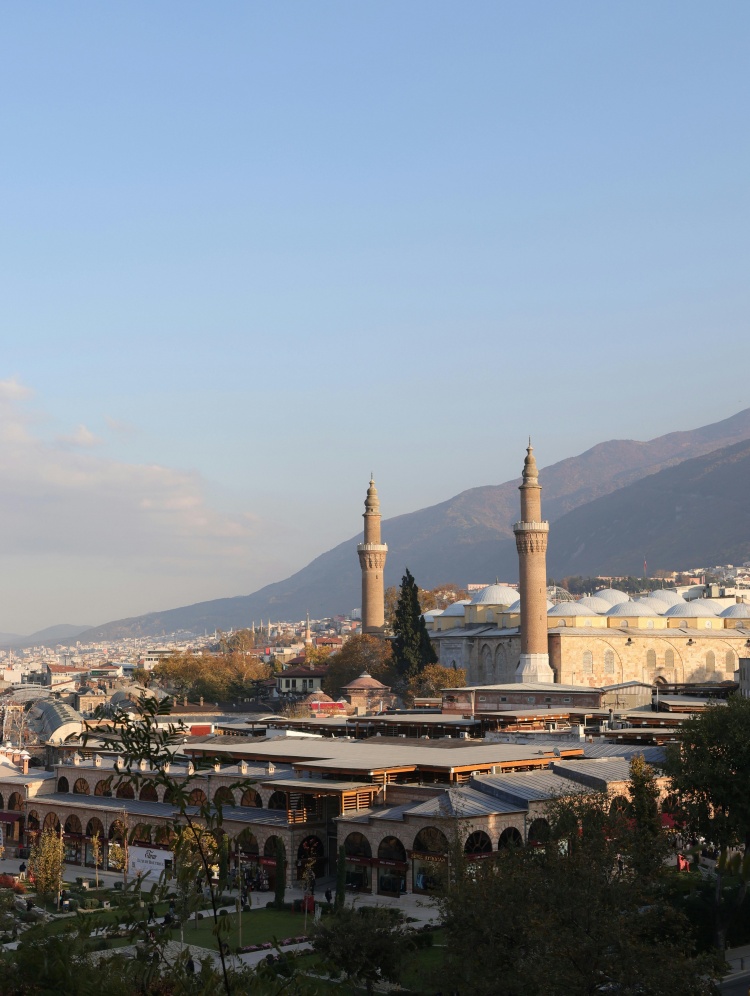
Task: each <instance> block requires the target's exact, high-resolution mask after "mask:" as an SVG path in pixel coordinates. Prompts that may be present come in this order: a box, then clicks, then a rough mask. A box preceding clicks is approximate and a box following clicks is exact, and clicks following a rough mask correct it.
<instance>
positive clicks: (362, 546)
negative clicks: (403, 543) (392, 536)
mask: <svg viewBox="0 0 750 996" xmlns="http://www.w3.org/2000/svg"><path fill="white" fill-rule="evenodd" d="M357 550H358V551H359V552H361V553H387V552H388V544H387V543H357Z"/></svg>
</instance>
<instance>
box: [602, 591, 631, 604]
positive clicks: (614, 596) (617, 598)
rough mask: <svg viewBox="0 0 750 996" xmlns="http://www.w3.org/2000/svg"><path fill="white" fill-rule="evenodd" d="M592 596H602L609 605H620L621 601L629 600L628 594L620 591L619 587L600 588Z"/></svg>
mask: <svg viewBox="0 0 750 996" xmlns="http://www.w3.org/2000/svg"><path fill="white" fill-rule="evenodd" d="M594 598H603V599H604V601H605V602H609V604H610V605H621V604H622V603H623V602H629V601H630V595H628V594H626V593H625V592H624V591H620V589H619V588H600V589H599V591H595V592H594Z"/></svg>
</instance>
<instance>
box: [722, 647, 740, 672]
mask: <svg viewBox="0 0 750 996" xmlns="http://www.w3.org/2000/svg"><path fill="white" fill-rule="evenodd" d="M736 669H737V655H736V654H735V652H734V651H733V650H727V651H726V653H725V654H724V670H725V671H726V672H728V673H731V674H734V672H735V670H736Z"/></svg>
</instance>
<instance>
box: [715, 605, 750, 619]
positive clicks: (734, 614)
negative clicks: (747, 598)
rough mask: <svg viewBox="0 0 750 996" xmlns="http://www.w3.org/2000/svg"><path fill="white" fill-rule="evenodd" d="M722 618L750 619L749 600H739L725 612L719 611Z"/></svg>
mask: <svg viewBox="0 0 750 996" xmlns="http://www.w3.org/2000/svg"><path fill="white" fill-rule="evenodd" d="M719 618H720V619H750V605H749V604H748V603H747V602H738V603H737V604H736V605H729V606H728V607H727V608H726V609H724V611H723V612H720V613H719Z"/></svg>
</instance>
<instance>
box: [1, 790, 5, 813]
mask: <svg viewBox="0 0 750 996" xmlns="http://www.w3.org/2000/svg"><path fill="white" fill-rule="evenodd" d="M0 809H5V799H4V798H3V795H2V792H0Z"/></svg>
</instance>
